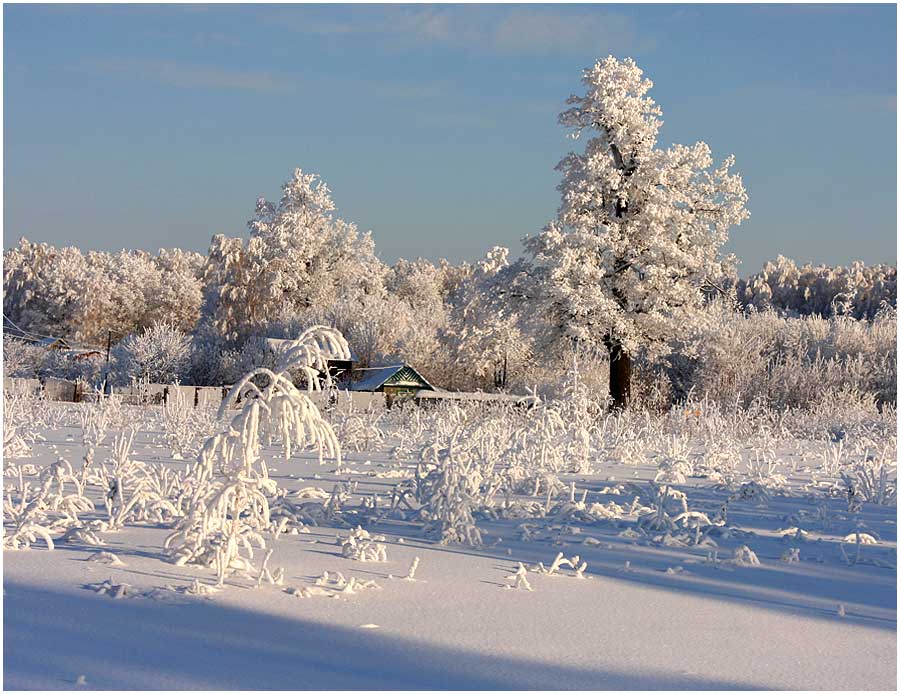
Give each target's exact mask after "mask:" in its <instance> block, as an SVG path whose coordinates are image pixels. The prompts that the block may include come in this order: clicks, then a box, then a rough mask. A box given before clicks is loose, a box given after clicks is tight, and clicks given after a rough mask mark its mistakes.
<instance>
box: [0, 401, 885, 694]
mask: <svg viewBox="0 0 900 694" xmlns="http://www.w3.org/2000/svg"><path fill="white" fill-rule="evenodd" d="M248 409H249V408H248ZM236 413H237V410H232V411H231V412H229V413H228V416H229V417H231V416H233V415H234V414H236ZM327 417H328V419H329V420H330V421H331V424H332V425H333V426H334V429H335V432H336V433H337V436H338V439H339V440H340V441H341V443H342V448H343V460H342V462H341V463H340V465H338V464H337V463H336V461H335V460H333V459H330V458H328V457H326V458H325V460H324V461H323V462H322V463H320V462H319V459H318V456H317V455H316V453H315V452H312V453H310V452H308V451H303V452H300V453H297V452H293V453H292V456H291V457H290V458H288V459H285V456H284V449H283V447H282V446H281V444H280V442H277V441H273V442H271V443H267V442H265V436H263V437H262V438H263V439H264V442H263V445H262V446H261V448H260V449H259V454H260V458H261V461H264V463H265V465H267V466H268V469H267V474H268V480H269V481H267V482H265V484H260V485H259V486H258V489H260V490H261V492H260V493H261V494H262V496H263V497H264V498H265V500H266V503H267V505H268V509H266V510H265V511H266V512H267V513H268V514H269V516H268V518H267V519H266V523H267V524H266V525H265V527H262V526H256V529H257V530H258V531H259V540H261V541H262V542H260V543H259V544H262V543H264V544H265V545H266V548H267V549H266V550H262V549H259V548H254V550H253V554H252V557H251V556H250V555H249V553H248V551H247V549H246V547H241V548H239V549H238V550H237V553H236V554H235V555H234V556H235V557H237V559H235V560H234V561H233V562H232V564H230V565H229V568H227V569H223V570H222V571H221V574H222V585H221V586H218V587H217V586H216V584H217V582H218V581H217V568H216V566H217V565H216V563H215V561H212V560H209V561H206V562H205V565H204V562H203V561H198V562H197V563H196V564H195V563H190V562H188V563H183V564H179V557H180V558H181V560H180V561H182V562H184V561H186V560H185V556H186V554H185V553H186V551H187V550H185V549H184V546H186V545H184V546H183V545H179V540H177V539H176V540H174V541H173V540H172V539H171V537H170V536H172V535H173V529H177V528H179V527H181V528H182V529H184V527H186V526H185V525H184V518H185V516H189V515H190V506H191V503H192V502H191V499H192V498H196V496H192V495H193V494H194V492H193V491H192V488H191V482H190V481H191V479H192V478H195V477H196V474H197V471H196V467H195V465H196V464H195V462H194V459H193V457H194V456H195V455H196V452H197V450H198V449H199V446H200V445H201V444H202V442H203V441H204V440H205V438H206V437H208V436H210V435H212V434H213V433H215V431H218V430H219V428H220V427H221V421H220V422H218V423H217V421H216V419H215V416H214V412H212V411H205V410H193V409H182V410H181V411H179V408H178V407H170V408H169V411H168V412H167V411H166V410H164V409H163V408H161V407H153V406H146V407H139V406H127V405H121V404H119V403H116V402H115V401H113V402H111V403H104V404H101V405H97V404H77V405H73V404H62V403H46V402H41V401H37V400H28V399H22V398H13V399H9V398H8V399H7V400H6V412H5V418H4V419H5V422H4V423H5V453H6V455H5V460H4V488H5V492H6V495H5V499H6V502H7V503H6V505H5V506H4V533H5V534H4V546H5V547H11V546H13V545H16V544H19V545H20V546H21V545H23V544H30V548H27V549H26V548H24V547H23V548H20V549H18V550H13V549H7V551H4V554H3V558H4V618H3V619H4V624H3V628H4V665H3V674H4V685H5V687H6V688H7V689H68V688H98V689H207V688H214V689H245V688H247V689H311V688H312V689H407V688H416V689H420V688H425V689H429V688H435V689H448V688H449V689H484V688H489V689H530V688H540V689H557V688H582V689H585V688H589V689H659V688H663V689H681V688H686V689H687V688H689V689H702V688H706V689H710V688H713V689H721V688H765V689H782V688H798V689H893V688H895V686H896V649H897V634H896V627H897V613H896V539H897V535H896V496H895V489H896V467H895V463H894V460H895V455H896V453H895V451H896V434H895V429H894V427H895V424H894V422H895V418H894V415H893V414H892V413H887V414H885V415H883V416H881V417H880V418H879V417H877V416H876V417H874V418H872V417H870V418H869V419H868V420H866V419H864V418H860V419H858V421H856V422H855V423H854V424H853V425H852V426H847V427H846V428H845V429H842V430H840V431H831V432H830V433H828V432H825V431H822V432H819V434H818V435H817V434H816V431H815V423H810V424H809V426H810V427H811V429H810V431H809V433H808V435H807V436H803V435H800V434H798V432H797V430H798V428H800V424H798V421H799V420H797V421H791V422H787V421H782V422H780V423H773V424H771V426H766V425H764V424H761V422H762V421H763V418H762V417H757V418H756V419H752V418H750V417H749V416H747V417H744V418H742V416H741V415H738V414H734V415H732V416H730V417H728V416H725V415H723V414H722V413H721V412H718V411H717V410H714V408H711V410H710V411H709V412H704V411H701V410H699V409H697V410H694V409H683V410H676V411H673V412H670V413H668V414H666V415H658V416H657V415H647V414H637V413H629V414H626V415H621V416H619V417H605V418H604V417H599V418H596V417H591V416H589V415H588V413H587V412H584V411H579V409H578V401H577V399H573V400H572V401H570V402H568V403H560V404H557V405H553V406H550V407H541V408H538V409H536V410H534V411H531V412H522V411H513V410H500V409H493V410H478V411H477V412H476V411H474V410H466V409H464V408H460V407H459V406H457V405H452V406H440V407H436V408H431V409H421V410H420V409H418V408H415V407H407V408H403V409H395V410H393V411H391V412H389V413H386V414H366V413H351V414H347V413H343V414H341V413H331V414H329V415H327ZM222 421H224V420H222ZM741 427H745V428H744V429H742V428H741ZM132 429H133V430H134V431H135V433H134V438H133V442H131V445H130V449H129V448H128V446H127V443H128V435H127V432H129V431H131V430H132ZM792 429H793V431H792ZM123 432H126V433H125V434H123ZM89 449H90V450H92V451H93V452H92V454H90V455H88V459H89V460H90V464H89V465H87V467H84V459H85V456H86V455H87V454H88V451H89ZM182 451H183V452H184V453H183V455H182V453H181V452H182ZM192 454H193V455H192ZM882 463H883V465H882V467H881V468H879V464H882ZM54 464H56V467H53V466H54ZM70 468H71V470H70ZM417 469H418V472H417ZM882 469H883V470H884V472H885V473H886V476H885V478H884V481H883V483H881V484H879V483H878V480H877V479H874V478H873V479H868V477H867V476H871V475H872V474H873V473H874V474H875V475H877V474H878V473H879V472H880V470H882ZM192 470H193V473H192V472H191V471H192ZM842 472H843V473H844V475H845V476H847V479H848V480H850V481H851V484H853V486H854V488H855V489H856V492H855V495H854V497H853V498H850V499H848V494H847V482H845V481H843V480H842V479H841V473H842ZM429 473H432V474H429ZM192 476H193V477H192ZM654 480H656V482H655V483H654ZM867 480H868V482H867ZM257 482H258V480H257ZM209 483H210V484H214V483H213V482H209ZM867 483H874V484H869V486H866V485H867ZM398 485H399V486H398ZM869 487H872V488H869ZM111 488H112V489H114V490H115V493H113V494H112V495H111V497H112V498H111V501H110V503H109V506H107V505H106V504H105V503H104V497H105V496H106V493H107V491H108V490H109V489H111ZM23 491H24V499H25V504H24V505H23V503H22V501H23ZM119 491H121V494H119ZM879 493H880V494H881V497H882V498H876V497H877V495H878V494H879ZM86 500H89V503H87V502H86ZM876 501H881V502H885V503H876ZM29 503H32V504H33V505H32V506H31V508H30V509H29V508H28V504H29ZM91 507H93V508H91ZM257 513H258V514H263V510H262V509H260V508H257V507H254V506H253V503H252V502H248V505H247V506H246V507H245V508H244V510H242V511H239V512H238V515H239V516H240V518H241V520H242V522H244V523H246V524H248V525H252V522H253V520H254V517H255V514H257ZM263 515H264V514H263ZM231 517H232V516H230V515H228V514H227V513H226V519H228V518H231ZM29 524H35V525H37V526H40V527H41V528H43V529H45V530H46V531H47V533H48V535H49V536H50V538H51V541H52V543H53V545H54V549H53V551H47V550H46V547H45V544H46V542H45V540H44V539H43V538H42V535H43V533H44V530H36V529H34V527H33V526H29ZM179 524H181V525H179ZM357 527H363V528H365V529H366V530H367V532H368V533H369V536H368V537H366V536H365V533H363V532H362V531H355V528H357ZM247 532H248V535H247V537H250V534H249V533H250V531H249V530H248V531H247ZM857 533H858V534H857ZM351 535H352V537H351ZM29 536H30V537H31V538H33V540H34V541H33V542H29ZM442 537H443V538H444V542H443V543H442V542H441V541H440V540H441V538H442ZM167 538H170V541H169V543H168V544H169V547H168V549H167V548H166V547H165V545H166V542H167ZM219 539H220V540H221V536H220V537H219ZM454 540H457V541H456V542H454ZM479 540H480V542H479ZM216 541H217V540H214V541H212V544H211V545H210V546H213V547H215V546H217V545H216ZM460 541H461V542H460ZM179 547H181V549H179ZM268 550H271V554H269V552H268ZM560 554H561V562H560V561H555V560H556V559H557V557H558V556H559V555H560ZM266 557H268V558H266ZM245 560H246V563H245V564H242V562H244V561H245ZM414 562H417V564H416V567H415V569H414V570H412V565H413V563H414ZM554 564H561V565H559V566H557V567H554ZM241 566H243V568H240V567H241ZM522 567H524V568H522ZM220 568H221V567H220ZM411 570H412V573H413V576H412V578H409V574H410V573H411ZM326 573H327V576H326ZM517 574H518V575H517ZM528 588H530V590H529V589H528Z"/></svg>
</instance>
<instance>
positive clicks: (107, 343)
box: [103, 330, 112, 395]
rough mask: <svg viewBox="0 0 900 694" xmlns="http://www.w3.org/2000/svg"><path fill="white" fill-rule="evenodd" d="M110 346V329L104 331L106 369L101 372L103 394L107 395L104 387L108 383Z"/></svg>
mask: <svg viewBox="0 0 900 694" xmlns="http://www.w3.org/2000/svg"><path fill="white" fill-rule="evenodd" d="M111 347H112V330H107V331H106V370H105V371H104V373H103V394H104V395H107V392H106V387H107V386H108V385H109V351H110V348H111Z"/></svg>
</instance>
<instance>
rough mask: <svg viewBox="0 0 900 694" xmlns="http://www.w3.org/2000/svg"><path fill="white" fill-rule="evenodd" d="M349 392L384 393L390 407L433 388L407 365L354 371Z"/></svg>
mask: <svg viewBox="0 0 900 694" xmlns="http://www.w3.org/2000/svg"><path fill="white" fill-rule="evenodd" d="M350 390H353V391H365V392H370V393H384V397H385V401H386V402H387V405H388V406H390V405H391V404H393V403H394V402H395V401H397V400H404V399H407V398H412V397H413V396H415V394H416V393H418V392H420V391H423V390H429V391H433V390H435V388H434V386H432V385H431V384H430V383H429V382H428V381H426V380H425V379H424V378H423V377H422V375H421V374H419V372H418V371H416V370H415V369H414V368H413V367H411V366H409V365H407V364H394V365H392V366H375V367H372V368H368V369H354V370H353V375H352V378H351V380H350Z"/></svg>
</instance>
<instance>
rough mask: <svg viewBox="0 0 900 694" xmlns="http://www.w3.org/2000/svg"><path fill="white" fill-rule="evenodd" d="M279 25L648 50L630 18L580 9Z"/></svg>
mask: <svg viewBox="0 0 900 694" xmlns="http://www.w3.org/2000/svg"><path fill="white" fill-rule="evenodd" d="M276 17H277V21H279V22H280V23H283V24H285V25H287V26H290V27H292V28H293V29H295V30H297V31H300V32H303V33H308V34H317V35H348V34H359V35H366V34H373V35H389V36H392V37H393V38H395V39H396V40H400V41H409V42H415V43H421V42H429V43H439V44H443V45H447V46H453V47H465V48H481V49H489V50H495V51H500V52H515V53H553V52H558V53H571V52H578V51H583V50H595V51H600V52H618V51H624V50H638V49H648V48H650V47H652V39H650V38H649V37H647V36H645V35H642V34H641V33H640V32H638V31H637V30H636V28H635V26H634V23H633V21H632V20H631V18H629V17H626V16H623V15H618V14H615V13H612V12H605V11H597V10H584V9H581V8H578V9H574V8H564V9H557V8H546V7H534V8H532V7H528V8H515V9H506V8H502V9H501V8H486V7H478V6H467V7H453V8H444V7H441V8H432V7H425V8H419V7H390V8H365V9H363V8H360V7H354V8H353V9H352V13H350V12H348V13H347V14H346V16H345V17H344V18H342V19H337V20H336V19H334V18H333V17H327V18H326V17H325V16H324V15H323V14H322V13H321V11H320V10H317V9H312V10H310V9H307V8H302V9H299V10H293V9H292V10H282V11H279V12H278V14H277V15H276Z"/></svg>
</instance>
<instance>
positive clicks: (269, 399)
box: [165, 326, 349, 586]
mask: <svg viewBox="0 0 900 694" xmlns="http://www.w3.org/2000/svg"><path fill="white" fill-rule="evenodd" d="M329 358H342V359H346V358H349V348H348V346H347V342H346V340H344V338H343V337H342V336H341V335H340V333H338V332H337V331H336V330H334V329H333V328H327V327H324V326H314V327H312V328H309V329H308V330H306V331H304V332H303V333H302V334H301V335H300V337H299V338H298V339H297V340H296V341H294V342H293V343H292V344H291V346H290V347H289V349H287V350H286V352H285V353H284V354H282V355H281V357H280V358H279V361H278V365H277V366H276V367H275V369H274V370H270V369H266V368H257V369H254V370H253V371H251V372H249V373H248V374H247V375H245V376H244V377H243V378H242V379H241V380H240V381H239V382H238V383H237V384H235V386H234V387H233V388H232V389H231V391H230V392H229V394H228V396H227V397H226V398H225V399H224V400H223V402H222V405H221V407H220V409H219V415H220V416H223V415H224V414H225V413H226V412H227V411H228V409H229V408H230V407H231V406H232V405H233V404H235V402H236V401H237V399H238V396H239V395H243V396H244V397H245V398H246V399H245V401H244V405H243V408H242V409H241V410H240V412H238V414H236V415H235V416H234V417H233V418H232V420H231V422H230V423H229V425H228V427H227V429H226V430H224V431H222V432H221V433H219V434H216V435H215V436H213V437H212V438H210V439H209V440H208V441H207V442H206V444H204V446H203V448H202V449H201V451H200V455H199V457H198V461H197V463H196V465H195V466H194V467H193V469H192V471H191V476H190V480H189V481H188V483H189V484H190V485H191V487H192V489H193V494H192V497H191V501H190V506H189V510H188V513H187V514H186V515H185V517H184V518H183V519H182V520H181V521H180V522H179V523H178V525H177V526H176V527H175V529H174V531H173V532H172V533H171V534H170V535H169V536H168V537H167V538H166V540H165V547H166V549H167V550H168V553H169V556H170V557H171V558H172V559H173V561H175V563H176V564H179V565H181V564H187V563H192V564H199V565H201V566H206V567H215V569H216V576H217V579H218V585H220V586H221V585H223V584H224V582H225V579H226V577H228V576H230V575H232V574H235V573H237V574H240V575H243V576H245V577H247V578H251V579H256V578H257V577H258V576H259V575H260V574H261V573H263V572H262V571H260V570H256V569H254V568H253V564H252V560H253V558H254V549H260V550H265V549H266V542H265V539H264V537H263V533H268V532H269V531H270V530H271V527H272V525H271V517H270V507H269V497H272V496H274V495H275V494H276V493H277V485H276V484H275V482H274V481H273V480H272V479H270V478H269V474H268V468H267V466H266V463H265V460H264V459H263V458H262V455H261V450H260V445H261V441H262V440H266V441H267V442H268V441H271V440H272V439H273V437H278V438H280V439H281V442H282V445H283V447H284V455H285V458H289V457H290V456H291V454H292V453H293V451H294V450H295V449H300V448H303V447H308V446H314V447H316V448H317V449H318V452H319V457H320V460H321V458H322V455H323V453H325V452H327V453H328V454H329V455H330V456H332V457H334V458H336V459H337V460H338V462H340V446H339V444H338V441H337V438H336V437H335V435H334V431H333V430H332V429H331V427H330V426H329V425H328V423H327V422H326V421H325V420H324V419H322V416H321V414H320V413H319V410H318V409H317V408H316V406H315V405H314V404H313V402H312V401H311V400H310V398H309V397H308V396H307V395H306V394H304V392H303V391H302V390H300V389H298V388H297V387H295V386H294V383H293V381H292V380H291V377H290V374H291V373H298V372H299V373H300V374H301V376H302V377H303V378H304V379H305V380H306V384H307V392H310V391H312V390H313V389H316V388H318V387H319V386H318V378H319V374H320V373H325V374H327V372H328V369H327V361H328V359H329Z"/></svg>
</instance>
